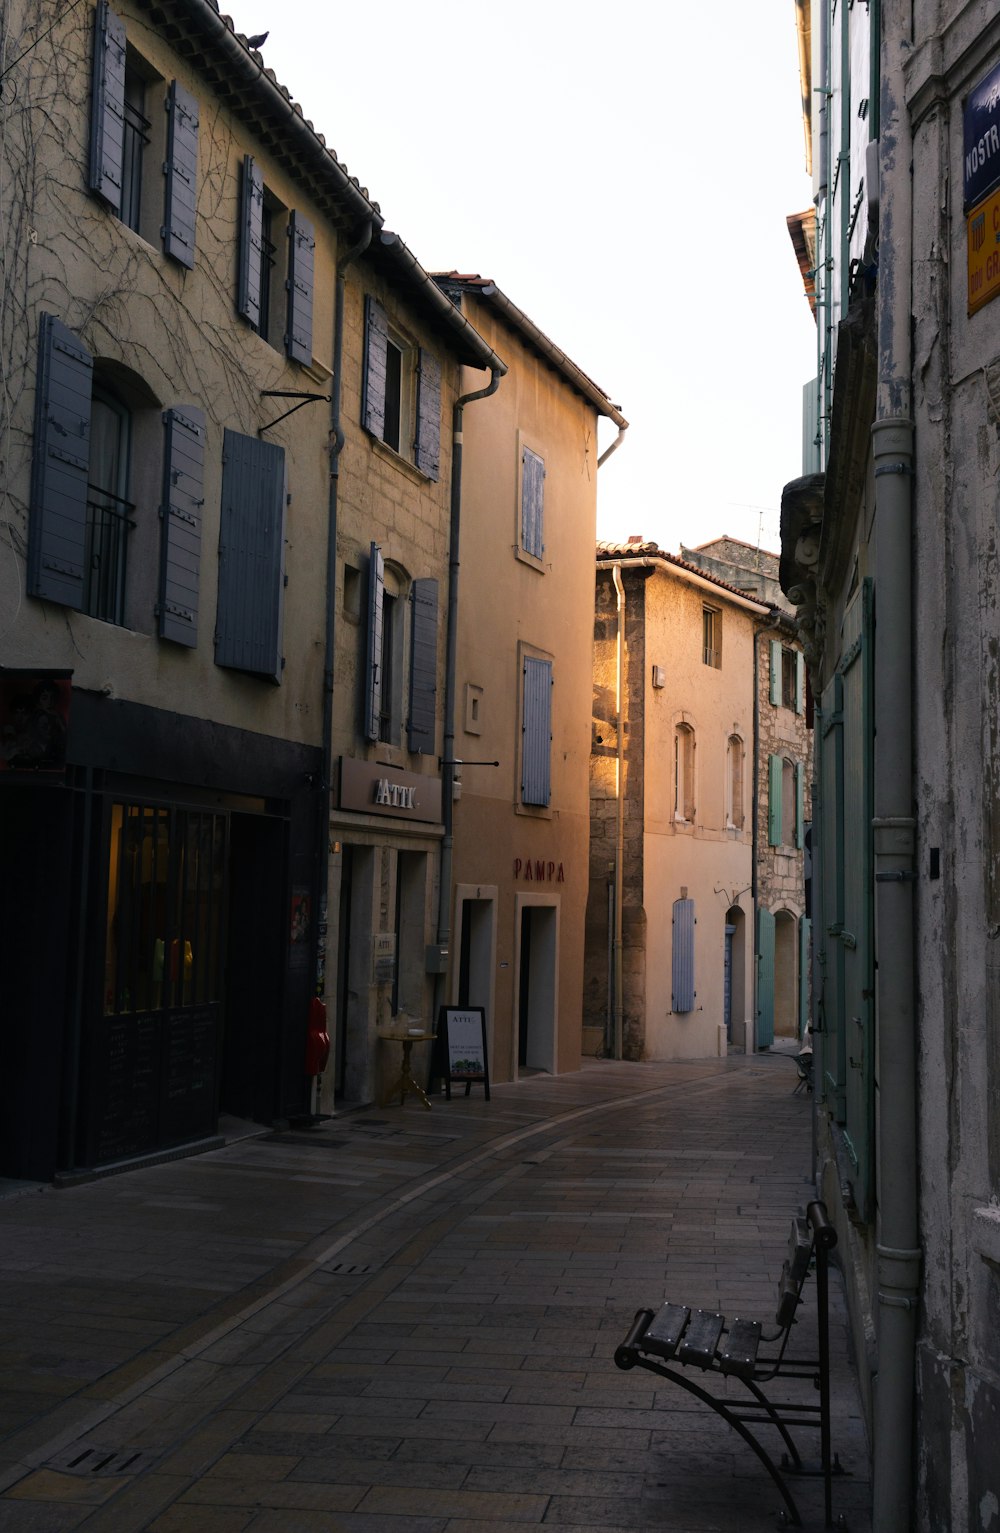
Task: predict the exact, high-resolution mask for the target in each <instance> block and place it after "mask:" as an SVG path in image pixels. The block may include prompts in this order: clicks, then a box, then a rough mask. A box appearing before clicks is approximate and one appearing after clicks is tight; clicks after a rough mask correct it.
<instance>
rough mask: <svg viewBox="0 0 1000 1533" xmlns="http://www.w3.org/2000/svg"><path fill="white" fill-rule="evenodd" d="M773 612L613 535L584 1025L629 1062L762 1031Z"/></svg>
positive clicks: (599, 634)
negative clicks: (759, 852)
mask: <svg viewBox="0 0 1000 1533" xmlns="http://www.w3.org/2000/svg"><path fill="white" fill-rule="evenodd" d="M768 616H769V608H768V607H767V606H766V605H765V604H764V603H763V602H760V601H756V600H754V599H753V598H751V597H748V596H745V595H744V594H743V593H742V592H741V591H739V590H737V589H736V588H735V587H734V586H731V585H728V584H727V583H725V582H723V581H721V580H719V579H718V578H716V577H713V576H710V575H707V574H703V573H701V572H700V571H699V570H696V569H695V568H693V567H692V566H691V565H688V564H686V563H685V562H684V561H682V560H681V559H679V558H677V557H676V556H675V555H672V554H668V553H665V552H664V551H663V550H661V549H660V548H658V546H657V545H656V544H655V543H645V542H643V541H642V540H641V539H633V540H630V542H629V543H627V544H622V545H612V544H606V543H599V544H598V545H597V588H596V607H595V619H594V641H593V664H594V672H593V699H594V701H593V720H592V741H591V845H590V893H589V898H588V906H587V959H586V976H585V986H584V1021H585V1025H586V1026H587V1027H588V1028H589V1029H591V1030H592V1032H591V1033H590V1040H589V1041H593V1042H594V1043H595V1044H596V1045H598V1046H600V1045H601V1044H602V1043H603V1047H604V1048H605V1049H606V1050H607V1051H608V1052H612V1053H615V1054H619V1053H621V1054H623V1055H624V1057H626V1058H633V1059H638V1058H643V1057H649V1058H661V1059H663V1058H666V1059H671V1058H673V1059H680V1058H688V1059H697V1058H710V1057H715V1056H718V1055H719V1054H724V1053H725V1051H726V1048H727V1044H728V1041H729V1040H730V1039H732V1040H733V1041H734V1042H737V1043H739V1044H741V1045H746V1044H748V1043H749V1042H750V1040H751V1039H752V1038H753V1034H754V1018H753V1006H754V983H753V955H754V942H753V913H754V907H753V900H752V891H753V885H754V872H753V812H754V800H753V791H752V790H753V776H752V771H753V740H754V646H755V631H756V628H757V626H758V624H759V623H760V622H761V621H762V620H764V619H766V618H768Z"/></svg>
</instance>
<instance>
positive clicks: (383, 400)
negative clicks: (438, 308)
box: [361, 293, 441, 479]
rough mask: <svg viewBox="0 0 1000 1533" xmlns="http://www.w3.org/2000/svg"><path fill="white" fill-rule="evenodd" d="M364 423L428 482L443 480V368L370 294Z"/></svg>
mask: <svg viewBox="0 0 1000 1533" xmlns="http://www.w3.org/2000/svg"><path fill="white" fill-rule="evenodd" d="M361 422H362V425H363V426H364V427H365V430H366V431H369V432H370V433H371V434H372V436H373V437H375V438H376V439H377V440H378V441H380V442H384V443H385V445H386V446H387V447H391V448H392V450H393V452H395V453H398V454H399V456H400V457H401V458H406V459H407V460H408V461H409V462H411V463H413V464H415V466H416V467H417V468H418V469H419V470H420V472H421V473H422V474H425V475H426V476H427V478H428V479H438V478H440V472H441V465H440V458H441V365H440V363H439V362H438V361H437V359H436V358H435V357H434V356H433V355H432V354H431V353H430V352H429V351H427V350H426V349H425V348H424V347H422V346H417V345H416V344H415V343H414V342H413V341H411V340H409V339H408V337H406V336H405V335H404V334H403V333H402V331H400V330H398V329H397V328H396V327H395V326H394V325H393V324H392V323H391V322H390V320H389V316H388V314H387V313H386V310H385V309H384V308H383V307H382V305H381V304H380V303H379V302H378V300H377V299H375V298H373V297H372V296H371V294H370V293H369V294H368V295H367V296H366V298H365V371H364V387H363V393H362V403H361Z"/></svg>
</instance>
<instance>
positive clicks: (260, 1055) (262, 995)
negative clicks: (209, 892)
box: [219, 814, 287, 1123]
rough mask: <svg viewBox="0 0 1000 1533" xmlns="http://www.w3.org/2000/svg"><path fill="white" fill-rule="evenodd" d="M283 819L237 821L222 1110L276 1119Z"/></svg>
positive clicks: (233, 819) (232, 830)
mask: <svg viewBox="0 0 1000 1533" xmlns="http://www.w3.org/2000/svg"><path fill="white" fill-rule="evenodd" d="M285 841H286V826H285V824H284V822H283V821H281V820H277V819H271V818H267V817H265V816H263V815H249V814H233V815H231V816H230V819H229V901H228V920H227V932H228V941H227V944H226V1021H225V1031H224V1046H223V1055H222V1080H221V1091H220V1102H219V1105H220V1110H221V1111H222V1112H224V1113H230V1114H232V1115H233V1116H234V1117H237V1118H249V1119H251V1120H253V1121H254V1122H255V1123H271V1122H273V1120H274V1117H275V1112H276V1106H277V1102H276V1093H277V1088H278V1082H279V1080H280V1068H279V1048H280V1025H281V1011H282V1005H281V1001H282V967H283V962H284V935H285V930H286V924H287V923H286V922H285V920H284V900H285V879H284V869H285V862H286V856H285Z"/></svg>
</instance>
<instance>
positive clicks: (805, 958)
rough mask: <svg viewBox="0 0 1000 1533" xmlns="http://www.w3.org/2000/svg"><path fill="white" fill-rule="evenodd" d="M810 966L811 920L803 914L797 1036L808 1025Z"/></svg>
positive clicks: (801, 1036) (800, 1035)
mask: <svg viewBox="0 0 1000 1533" xmlns="http://www.w3.org/2000/svg"><path fill="white" fill-rule="evenodd" d="M811 968H812V922H811V921H810V920H809V917H808V916H803V917H802V919H801V921H800V922H799V1037H800V1038H804V1037H805V1035H806V1028H807V1027H808V1026H809V974H810V971H811Z"/></svg>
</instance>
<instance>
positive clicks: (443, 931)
mask: <svg viewBox="0 0 1000 1533" xmlns="http://www.w3.org/2000/svg"><path fill="white" fill-rule="evenodd" d="M504 371H506V369H503V370H501V367H492V368H491V369H490V381H489V383H488V384H487V385H486V387H485V388H484V389H476V390H475V391H474V392H473V393H471V394H463V395H461V397H460V398H459V399H456V401H455V406H454V410H453V411H452V450H451V529H450V533H449V540H448V549H449V552H448V623H447V628H446V633H445V665H444V756H443V758H442V763H441V821H442V824H443V827H444V835H443V837H442V840H441V868H440V875H439V884H438V923H437V940H438V946H439V947H444V946H446V945H447V943H448V941H449V940H450V937H451V868H452V859H453V856H454V845H455V836H454V819H455V802H454V799H455V675H456V671H457V663H458V572H459V557H458V555H459V534H460V532H461V526H462V415H463V412H464V410H465V406H466V405H469V404H472V403H473V402H474V401H475V400H477V399H488V398H489V396H490V395H491V394H495V393H496V391H497V389H498V388H499V387H500V379H501V377H502V376H503V372H504ZM445 978H446V976H445V974H443V973H438V974H436V975H435V978H434V1019H436V1018H437V1014H438V1011H439V1009H440V1007H441V1006H443V1005H444V986H445Z"/></svg>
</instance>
